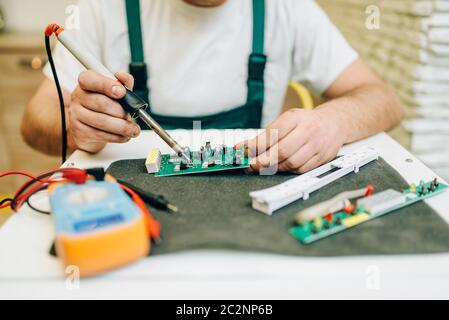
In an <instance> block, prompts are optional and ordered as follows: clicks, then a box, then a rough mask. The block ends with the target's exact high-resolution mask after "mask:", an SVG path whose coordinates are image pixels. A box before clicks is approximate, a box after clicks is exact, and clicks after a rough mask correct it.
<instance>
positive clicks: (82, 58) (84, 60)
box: [45, 24, 192, 164]
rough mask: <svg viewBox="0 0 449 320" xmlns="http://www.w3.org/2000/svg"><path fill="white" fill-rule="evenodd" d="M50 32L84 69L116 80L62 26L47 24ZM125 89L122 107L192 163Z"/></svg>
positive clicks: (136, 97)
mask: <svg viewBox="0 0 449 320" xmlns="http://www.w3.org/2000/svg"><path fill="white" fill-rule="evenodd" d="M52 34H55V35H56V38H57V39H58V40H59V42H60V43H61V44H62V45H63V46H64V47H65V48H66V49H67V50H69V51H70V53H71V54H72V55H73V56H74V57H75V58H76V59H77V60H78V61H79V62H80V63H81V64H82V65H83V66H84V67H85V68H86V69H88V70H93V71H96V72H98V73H100V74H102V75H104V76H105V77H108V78H110V79H113V80H116V81H118V79H117V78H116V77H115V76H114V74H113V73H112V72H111V71H109V70H108V69H107V68H106V67H105V66H104V65H103V64H102V63H101V62H100V61H98V59H96V58H95V57H94V56H93V55H92V54H91V53H89V52H88V51H86V50H81V48H80V47H79V46H78V44H77V43H76V42H75V41H74V40H73V39H72V38H70V36H69V34H67V33H66V32H64V29H63V28H62V27H60V26H58V25H56V24H51V25H49V26H48V27H47V29H46V31H45V35H46V36H47V37H50V36H51V35H52ZM125 89H126V95H125V97H124V98H122V99H120V100H118V102H119V103H120V105H121V106H122V108H123V109H124V110H125V111H126V112H128V113H129V114H130V115H131V117H132V118H133V119H136V118H140V119H141V120H142V121H143V122H145V124H146V125H148V127H150V128H151V129H152V130H153V131H154V132H156V134H157V135H158V136H159V137H161V139H162V140H164V142H165V143H167V144H168V145H169V146H170V148H172V149H173V150H174V151H175V152H176V153H177V154H178V155H179V156H181V157H183V158H184V159H185V161H186V163H187V164H192V161H191V160H190V157H189V155H187V154H186V153H185V152H184V150H183V148H182V147H181V146H180V145H179V144H178V143H177V142H176V141H175V140H174V139H173V138H172V137H171V136H170V135H169V134H168V133H167V131H165V130H164V129H163V128H162V127H161V126H160V125H159V124H158V123H157V122H156V121H155V120H154V119H153V118H152V117H151V116H150V115H149V114H148V113H147V112H146V109H147V108H148V103H146V102H145V101H144V100H143V99H141V98H140V97H139V96H137V95H136V94H135V93H134V92H132V91H131V90H129V89H128V88H126V87H125Z"/></svg>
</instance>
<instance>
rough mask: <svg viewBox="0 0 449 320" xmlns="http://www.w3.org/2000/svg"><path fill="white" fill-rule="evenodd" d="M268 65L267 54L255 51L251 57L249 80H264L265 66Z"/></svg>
mask: <svg viewBox="0 0 449 320" xmlns="http://www.w3.org/2000/svg"><path fill="white" fill-rule="evenodd" d="M266 65H267V56H266V55H264V54H258V53H253V54H251V55H250V57H249V64H248V80H250V81H263V79H264V75H265V67H266Z"/></svg>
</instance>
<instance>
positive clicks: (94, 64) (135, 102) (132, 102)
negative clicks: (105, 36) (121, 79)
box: [58, 32, 148, 118]
mask: <svg viewBox="0 0 449 320" xmlns="http://www.w3.org/2000/svg"><path fill="white" fill-rule="evenodd" d="M58 40H59V42H61V43H62V45H63V46H64V47H65V48H67V50H69V51H70V52H71V53H72V54H73V55H74V56H75V57H76V58H77V59H78V60H79V61H80V62H81V64H82V65H83V66H84V67H86V69H89V70H93V71H96V72H98V73H100V74H102V75H104V76H105V77H108V78H110V79H113V80H117V78H116V77H115V75H114V74H113V73H112V72H110V71H109V70H108V69H107V68H106V67H105V66H104V65H103V64H102V63H101V62H100V61H98V59H97V58H96V57H95V56H94V55H92V54H91V53H90V52H89V51H87V50H83V49H81V48H80V47H79V45H78V44H77V43H76V41H74V40H73V39H72V38H71V37H70V35H69V34H68V33H66V32H60V33H59V34H58ZM117 81H118V80H117ZM118 102H119V103H120V105H121V106H122V107H123V109H125V111H126V112H128V113H129V114H130V115H131V116H132V117H133V118H137V117H138V116H139V111H140V110H142V109H143V110H145V109H146V108H147V106H148V104H147V103H146V102H145V101H144V100H143V99H141V98H140V97H139V96H137V95H136V94H135V93H134V92H132V91H131V90H129V89H128V88H127V89H126V96H125V97H124V98H122V99H120V100H118Z"/></svg>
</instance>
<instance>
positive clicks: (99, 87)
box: [68, 71, 140, 153]
mask: <svg viewBox="0 0 449 320" xmlns="http://www.w3.org/2000/svg"><path fill="white" fill-rule="evenodd" d="M116 77H117V78H118V79H119V80H120V81H121V82H122V83H123V84H124V85H125V86H126V87H128V88H129V89H132V88H133V86H134V79H133V77H132V76H131V75H130V74H127V73H117V74H116ZM125 94H126V90H125V87H124V86H123V85H121V84H120V83H119V82H117V81H114V80H112V79H109V78H107V77H105V76H103V75H100V74H99V73H96V72H94V71H85V72H83V73H81V74H80V76H79V78H78V86H77V87H76V89H75V90H74V91H73V93H72V98H71V103H70V106H69V107H68V109H69V110H68V111H69V126H68V128H69V130H70V133H71V137H72V139H73V140H74V142H75V144H76V146H77V147H78V148H79V149H81V150H84V151H87V152H92V153H95V152H99V151H100V150H101V149H103V148H104V147H105V145H106V144H107V143H108V142H115V143H124V142H128V141H129V140H130V139H131V138H135V137H137V136H139V134H140V128H139V126H138V125H137V124H136V123H134V122H133V121H132V120H131V119H130V117H129V115H128V114H127V113H126V112H125V111H124V110H123V108H122V107H121V106H120V104H119V103H118V102H117V101H115V100H116V99H120V98H123V97H124V96H125Z"/></svg>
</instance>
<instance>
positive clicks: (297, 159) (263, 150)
mask: <svg viewBox="0 0 449 320" xmlns="http://www.w3.org/2000/svg"><path fill="white" fill-rule="evenodd" d="M328 111H329V110H326V109H315V110H303V109H291V110H289V111H287V112H285V113H284V114H282V115H281V116H280V117H279V118H278V119H277V120H275V121H274V122H273V123H272V124H271V125H269V126H268V127H267V128H266V129H265V131H264V133H262V134H260V135H259V136H258V137H256V138H254V139H252V140H250V141H248V142H247V143H246V145H247V148H248V155H249V156H250V157H251V169H250V172H259V171H261V170H262V169H265V168H267V169H268V168H273V167H275V166H276V165H277V166H278V168H277V171H279V172H282V171H290V172H295V173H305V172H308V171H310V170H313V169H315V168H317V167H318V166H320V165H322V164H325V163H327V162H329V161H331V160H333V159H334V158H335V157H336V155H337V153H338V151H339V150H340V148H341V147H342V146H343V144H344V141H345V138H344V124H342V123H338V121H337V119H338V118H335V117H333V116H331V115H330V114H328ZM239 145H240V146H241V145H242V143H241V144H239ZM239 145H238V146H239Z"/></svg>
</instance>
